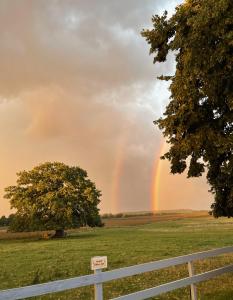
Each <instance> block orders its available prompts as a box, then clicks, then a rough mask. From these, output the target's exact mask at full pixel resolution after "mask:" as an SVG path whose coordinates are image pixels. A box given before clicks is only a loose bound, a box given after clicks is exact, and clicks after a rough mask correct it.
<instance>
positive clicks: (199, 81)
mask: <svg viewBox="0 0 233 300" xmlns="http://www.w3.org/2000/svg"><path fill="white" fill-rule="evenodd" d="M152 23H153V28H152V29H151V30H143V31H142V35H143V36H144V37H145V38H146V40H147V42H148V43H149V45H150V54H153V55H154V63H160V62H164V61H166V60H167V57H168V54H169V53H170V52H173V53H174V55H175V58H176V70H175V74H171V76H161V77H160V79H162V80H170V82H171V84H170V92H171V96H170V102H169V104H168V106H167V107H166V111H165V112H164V115H163V117H162V118H160V119H159V120H157V121H155V123H156V124H157V125H158V126H159V128H160V129H161V130H162V131H163V135H164V136H165V138H166V139H167V142H168V143H169V144H170V149H169V151H168V152H167V153H165V154H164V156H163V157H162V158H164V159H168V160H169V161H170V164H171V172H172V173H182V172H184V170H185V169H186V168H187V170H188V177H194V176H201V175H202V173H203V172H205V171H206V172H207V173H206V174H207V175H206V176H207V181H208V183H209V184H210V186H211V191H212V193H213V194H214V196H215V201H214V203H213V204H212V206H211V208H212V213H213V215H214V216H215V217H218V216H228V217H232V216H233V1H232V0H205V1H204V0H186V1H184V3H183V4H181V5H179V6H178V7H177V8H176V11H175V14H174V15H173V16H171V17H170V18H168V15H167V12H164V14H163V15H162V16H158V15H156V16H153V17H152Z"/></svg>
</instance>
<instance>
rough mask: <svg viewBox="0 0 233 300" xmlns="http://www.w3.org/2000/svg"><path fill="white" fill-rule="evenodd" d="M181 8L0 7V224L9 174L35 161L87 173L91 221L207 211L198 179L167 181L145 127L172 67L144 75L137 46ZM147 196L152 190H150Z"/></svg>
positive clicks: (97, 4)
mask: <svg viewBox="0 0 233 300" xmlns="http://www.w3.org/2000/svg"><path fill="white" fill-rule="evenodd" d="M181 2H182V1H181V0H146V1H142V0H51V1H47V0H38V1H31V0H19V1H9V0H1V1H0V34H1V43H0V67H1V72H0V139H1V147H0V165H1V168H0V201H1V205H0V215H1V214H8V213H9V209H10V206H9V203H8V202H7V200H4V199H3V194H4V187H6V186H8V185H12V184H15V180H16V172H18V171H20V170H29V169H31V168H32V167H33V166H35V165H37V164H39V163H42V162H45V161H62V162H64V163H66V164H69V165H78V166H80V167H81V168H84V169H86V170H87V171H88V174H89V177H90V179H91V180H93V181H95V182H96V185H97V187H98V188H99V189H100V190H101V191H102V194H103V196H102V202H101V205H100V208H101V212H113V213H115V212H119V211H135V210H150V209H152V208H153V209H177V208H193V209H208V208H209V205H210V202H211V197H212V196H211V195H209V194H208V192H207V191H208V186H207V185H206V183H205V179H204V178H203V179H189V180H188V179H186V178H185V176H184V175H182V176H181V175H176V176H174V175H170V174H169V166H168V163H166V162H164V161H162V162H158V157H159V156H160V155H161V154H162V153H161V151H162V150H163V151H164V149H165V146H164V141H163V138H162V136H161V133H160V132H159V130H158V129H157V128H156V127H155V126H154V125H153V120H155V119H156V118H158V117H159V116H161V115H162V112H163V110H164V107H165V106H166V104H167V103H168V98H169V92H168V90H167V87H168V85H167V83H163V82H160V81H158V80H157V79H156V77H157V76H158V75H160V74H171V73H173V72H174V67H175V65H174V59H173V57H172V56H170V58H169V60H168V62H167V63H165V64H160V65H156V66H154V65H153V63H152V57H151V56H149V55H148V53H149V47H148V45H147V44H146V42H145V40H144V39H143V38H142V37H141V36H140V31H141V30H142V29H143V28H150V27H151V16H152V15H153V14H161V13H162V12H163V11H164V10H165V9H167V10H168V12H169V14H172V13H173V12H174V8H175V6H176V5H178V4H179V3H181ZM155 189H156V190H155Z"/></svg>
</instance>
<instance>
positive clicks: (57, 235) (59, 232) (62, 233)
mask: <svg viewBox="0 0 233 300" xmlns="http://www.w3.org/2000/svg"><path fill="white" fill-rule="evenodd" d="M65 236H66V235H65V231H64V229H56V230H55V234H54V235H53V238H63V237H65Z"/></svg>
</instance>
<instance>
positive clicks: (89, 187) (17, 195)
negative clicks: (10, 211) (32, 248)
mask: <svg viewBox="0 0 233 300" xmlns="http://www.w3.org/2000/svg"><path fill="white" fill-rule="evenodd" d="M17 176H18V179H17V185H15V186H9V187H7V188H6V189H5V192H6V194H5V196H4V197H5V198H7V199H10V204H11V208H14V209H16V213H15V216H14V219H13V222H12V224H11V229H12V230H15V231H30V230H56V232H57V233H58V232H59V233H60V234H63V232H64V229H67V228H74V227H80V226H84V225H89V226H101V225H102V223H101V219H100V216H99V209H98V207H97V205H98V204H99V202H100V196H101V192H100V191H99V190H97V189H96V186H95V184H94V183H93V182H92V181H90V179H88V177H87V172H86V171H84V170H83V169H81V168H79V167H70V166H67V165H65V164H63V163H60V162H54V163H51V162H47V163H43V164H41V165H39V166H37V167H35V168H33V169H32V170H30V171H22V172H19V173H17Z"/></svg>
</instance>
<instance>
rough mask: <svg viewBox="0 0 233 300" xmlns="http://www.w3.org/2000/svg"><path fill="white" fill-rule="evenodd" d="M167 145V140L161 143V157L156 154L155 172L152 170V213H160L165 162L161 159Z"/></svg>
mask: <svg viewBox="0 0 233 300" xmlns="http://www.w3.org/2000/svg"><path fill="white" fill-rule="evenodd" d="M166 148H167V143H166V142H165V140H162V141H161V142H160V147H159V155H158V154H157V153H156V156H155V160H154V164H153V170H152V184H151V209H152V211H158V210H159V209H160V207H159V200H160V185H161V171H162V167H163V161H162V160H161V159H160V157H161V156H162V155H163V154H164V153H165V152H166Z"/></svg>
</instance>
